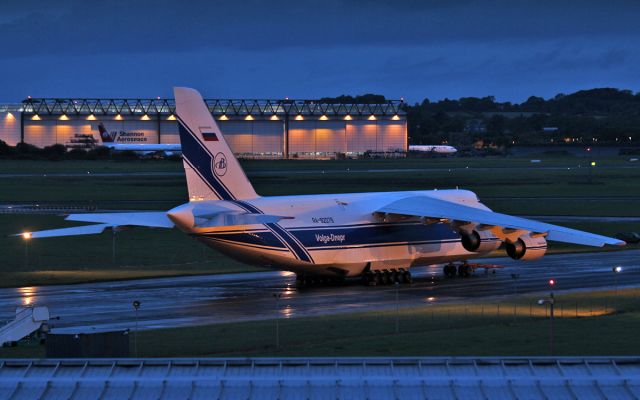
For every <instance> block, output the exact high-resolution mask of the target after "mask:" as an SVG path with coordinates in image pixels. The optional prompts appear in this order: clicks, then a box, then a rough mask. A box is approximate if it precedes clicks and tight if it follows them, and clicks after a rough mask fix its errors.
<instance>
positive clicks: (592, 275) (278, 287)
mask: <svg viewBox="0 0 640 400" xmlns="http://www.w3.org/2000/svg"><path fill="white" fill-rule="evenodd" d="M482 262H483V263H494V264H499V265H503V266H505V268H503V269H499V270H497V271H496V273H495V274H493V273H488V274H485V273H484V272H482V271H478V272H476V275H475V276H472V277H470V278H456V279H445V278H443V277H442V273H441V266H433V267H423V268H417V269H415V270H413V269H412V272H413V275H414V277H415V281H414V283H413V284H410V285H398V286H397V289H396V287H394V286H377V287H375V286H363V285H361V284H360V283H359V282H358V281H354V282H350V283H346V284H343V285H340V286H331V287H313V288H306V289H298V288H296V286H295V276H294V275H292V274H289V273H285V272H275V271H274V272H256V273H244V274H229V275H206V276H189V277H175V278H159V279H144V280H130V281H120V282H104V283H91V284H79V285H58V286H41V287H27V288H12V289H0V320H9V319H11V318H12V315H13V312H14V309H15V307H16V306H22V305H46V306H48V307H49V310H50V313H51V315H52V316H57V317H60V319H59V320H54V321H51V324H52V325H53V326H54V328H55V329H56V330H57V331H72V332H87V331H92V330H110V329H126V328H132V327H133V326H134V324H135V319H136V314H135V312H134V309H133V307H132V302H133V301H134V300H138V301H140V302H141V304H142V305H141V307H140V309H139V311H138V321H139V327H140V329H153V328H164V327H177V326H192V325H204V324H212V323H225V322H238V321H248V320H259V319H268V318H274V317H276V316H279V317H284V318H293V317H301V316H316V315H327V314H335V313H345V312H355V311H371V310H382V309H389V308H392V307H395V299H396V290H398V299H399V306H400V307H412V306H419V305H423V304H426V303H427V302H435V303H443V302H467V301H468V302H470V301H476V300H477V299H479V298H483V299H498V298H501V297H505V296H513V295H514V294H515V292H516V290H517V292H518V293H519V294H520V295H522V294H531V293H536V292H542V291H546V290H548V280H549V279H550V278H554V279H555V280H556V282H557V284H556V287H555V290H556V291H558V292H560V291H569V290H590V289H607V288H612V287H613V285H614V283H615V281H614V280H615V279H617V284H618V285H619V286H620V287H623V286H640V250H626V251H618V252H607V253H579V254H565V255H549V256H546V257H543V258H542V259H540V260H537V261H533V262H516V261H513V260H511V259H508V258H494V259H483V260H482ZM616 265H620V266H622V267H623V268H624V269H623V272H621V273H620V274H619V275H617V277H614V273H613V272H612V268H613V266H616ZM511 274H519V278H518V279H517V280H516V281H514V279H513V278H512V276H511ZM516 285H517V288H516ZM278 293H279V294H281V295H282V297H281V298H280V299H279V300H276V299H275V298H274V294H278Z"/></svg>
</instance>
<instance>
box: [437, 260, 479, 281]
mask: <svg viewBox="0 0 640 400" xmlns="http://www.w3.org/2000/svg"><path fill="white" fill-rule="evenodd" d="M442 271H443V272H444V276H446V277H447V278H455V277H456V275H457V276H459V277H460V278H467V277H469V276H471V272H472V271H473V269H472V268H471V266H470V265H469V264H468V263H467V262H466V261H465V262H463V263H462V264H460V265H458V266H457V267H456V266H455V264H453V263H449V264H447V265H445V266H444V268H443V269H442Z"/></svg>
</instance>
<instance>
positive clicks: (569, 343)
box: [140, 289, 640, 356]
mask: <svg viewBox="0 0 640 400" xmlns="http://www.w3.org/2000/svg"><path fill="white" fill-rule="evenodd" d="M540 299H541V298H540V297H527V298H505V299H500V300H496V301H484V300H483V301H478V302H475V303H472V304H469V303H455V304H454V303H439V302H438V301H437V300H428V299H427V300H425V305H423V306H419V307H412V308H398V309H397V310H396V309H395V307H394V306H393V305H390V307H389V308H388V309H385V310H382V311H369V312H356V313H353V312H349V313H347V312H345V313H338V314H333V315H328V316H317V317H295V315H294V310H293V309H292V308H290V307H289V306H288V305H287V301H286V299H285V298H281V299H278V300H274V308H273V314H272V315H265V318H266V319H265V320H262V321H251V322H242V323H230V324H220V325H210V326H208V327H201V328H190V329H189V331H188V334H189V335H193V336H188V337H185V336H183V335H184V333H181V336H180V339H179V342H180V348H179V351H178V352H177V353H175V352H172V351H171V350H170V349H171V347H168V348H167V351H168V352H167V353H162V352H160V353H159V352H158V348H159V346H158V345H157V344H158V343H159V342H156V345H153V343H154V342H153V341H152V342H150V343H149V344H146V345H144V346H143V350H142V351H143V352H142V353H141V354H140V355H141V356H192V355H233V356H269V355H278V354H279V355H290V356H338V355H353V356H375V355H443V354H449V355H470V354H474V355H478V354H512V355H522V354H528V355H532V354H533V355H536V354H537V355H548V354H549V338H548V336H549V327H550V324H549V320H550V305H549V304H548V303H545V304H539V303H538V301H539V300H540ZM639 305H640V289H624V290H620V291H618V292H617V293H616V292H614V291H608V292H597V293H578V294H563V295H556V297H555V304H554V325H555V329H556V331H557V335H558V337H557V339H556V341H557V346H558V348H559V349H560V350H558V353H557V354H585V355H589V354H593V355H599V354H631V353H630V352H634V351H635V352H637V350H634V348H633V346H631V347H629V345H628V343H625V341H626V340H625V339H624V338H623V336H624V335H629V334H631V332H633V331H634V328H633V327H634V326H636V325H633V324H634V323H635V322H634V321H636V320H637V321H638V324H640V316H638V315H637V314H635V312H636V310H638V306H639ZM276 315H277V316H278V317H277V318H275V316H276ZM636 328H637V327H636ZM625 337H626V336H625ZM604 338H606V339H607V340H606V342H607V343H605V344H607V346H605V345H603V342H605V340H604ZM155 340H161V339H158V338H156V339H155ZM143 341H145V342H146V339H143ZM167 342H171V340H169V339H167V340H164V339H163V340H162V343H167ZM468 342H474V343H475V342H479V343H485V345H484V346H477V344H474V345H473V346H471V345H468ZM617 344H620V347H619V348H618V347H611V346H615V345H617ZM510 345H511V346H512V347H509V346H510ZM465 346H467V347H465ZM145 349H147V350H145ZM465 349H466V350H465ZM611 349H614V350H611ZM616 349H619V350H620V352H618V351H617V350H616ZM174 350H175V349H174ZM147 351H148V353H147ZM465 351H467V352H466V353H465ZM605 351H609V352H608V353H603V352H605ZM624 352H627V353H624Z"/></svg>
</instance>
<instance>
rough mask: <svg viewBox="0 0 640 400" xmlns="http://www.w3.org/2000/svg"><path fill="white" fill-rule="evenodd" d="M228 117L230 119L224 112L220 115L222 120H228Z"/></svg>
mask: <svg viewBox="0 0 640 400" xmlns="http://www.w3.org/2000/svg"><path fill="white" fill-rule="evenodd" d="M228 119H229V118H227V116H226V115H224V114H222V115H221V116H220V121H227V120H228Z"/></svg>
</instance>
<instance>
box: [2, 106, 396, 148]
mask: <svg viewBox="0 0 640 400" xmlns="http://www.w3.org/2000/svg"><path fill="white" fill-rule="evenodd" d="M206 103H207V104H208V106H209V110H210V111H211V113H212V115H213V116H214V118H215V119H216V120H217V121H218V123H219V125H220V129H221V130H222V132H223V134H224V135H225V137H226V139H227V141H228V142H229V145H230V146H231V148H232V150H233V151H234V153H236V154H237V155H238V156H240V157H247V158H289V157H292V158H326V157H336V156H338V155H345V156H347V157H354V156H358V155H362V154H364V153H366V152H374V153H394V152H405V151H406V150H407V121H406V114H405V112H404V111H403V110H402V104H403V103H402V101H393V100H392V101H386V102H384V103H379V104H327V103H322V102H318V101H314V100H288V99H285V100H222V99H208V100H206ZM174 112H175V102H174V100H173V99H53V98H28V99H26V100H25V101H23V102H22V103H21V104H15V105H10V104H5V105H0V140H3V141H5V142H7V143H8V144H10V145H15V144H17V143H19V142H25V143H29V144H33V145H35V146H38V147H44V146H49V145H52V144H56V143H58V144H63V145H65V146H67V147H70V148H73V147H76V148H90V147H93V146H96V145H99V144H100V142H99V141H100V135H99V131H98V125H99V124H100V123H102V124H103V125H104V127H105V129H106V130H107V131H109V132H110V133H111V135H114V134H116V137H117V139H116V141H117V142H118V143H178V141H179V140H178V125H177V122H176V118H175V115H174Z"/></svg>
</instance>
